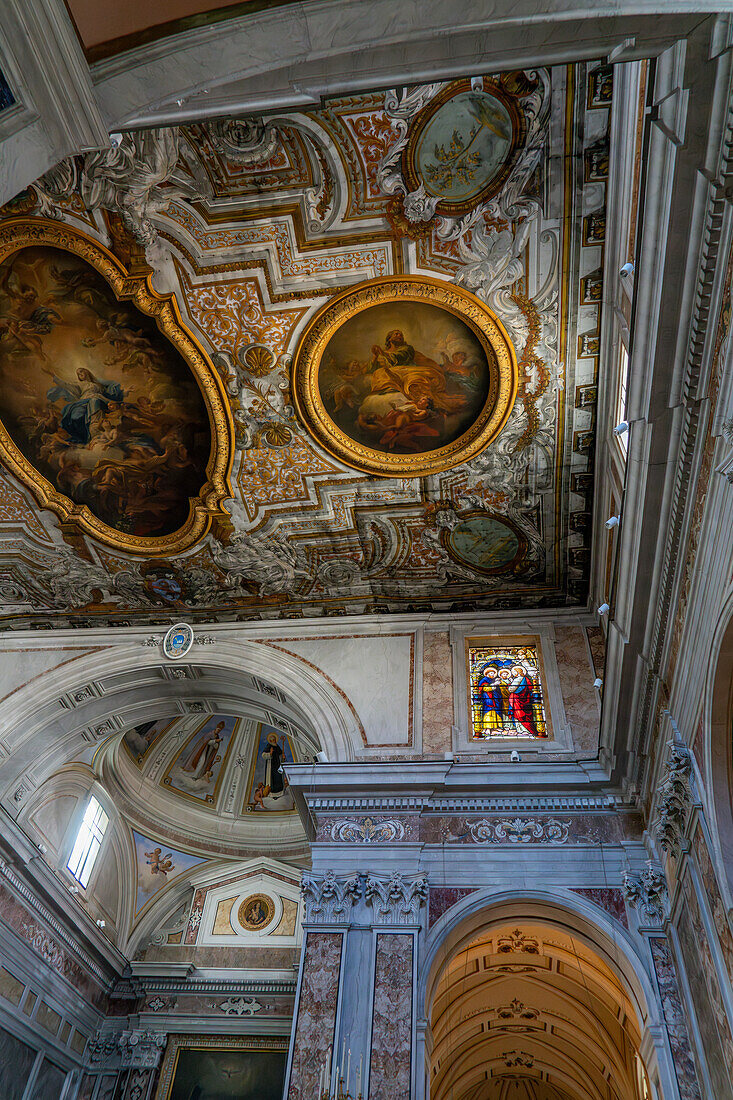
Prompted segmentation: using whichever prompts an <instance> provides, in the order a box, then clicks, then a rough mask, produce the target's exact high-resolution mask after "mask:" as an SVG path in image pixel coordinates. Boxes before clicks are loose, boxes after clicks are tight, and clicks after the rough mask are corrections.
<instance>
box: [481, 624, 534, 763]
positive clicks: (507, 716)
mask: <svg viewBox="0 0 733 1100" xmlns="http://www.w3.org/2000/svg"><path fill="white" fill-rule="evenodd" d="M468 671H469V678H470V685H471V738H472V740H474V741H485V740H487V739H488V738H490V737H547V732H548V731H547V717H546V713H545V700H544V692H543V686H542V658H541V654H540V650H539V646H538V645H514V644H512V645H501V644H500V643H499V642H498V641H496V642H495V641H493V640H492V643H491V644H488V643H487V644H486V645H469V646H468Z"/></svg>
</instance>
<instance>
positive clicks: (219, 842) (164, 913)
mask: <svg viewBox="0 0 733 1100" xmlns="http://www.w3.org/2000/svg"><path fill="white" fill-rule="evenodd" d="M143 640H144V639H143ZM211 714H230V715H234V716H246V718H247V719H248V721H250V722H255V723H256V722H257V721H262V722H264V723H267V724H271V723H273V722H275V723H276V722H277V720H278V719H282V720H283V722H284V723H287V726H286V728H288V729H289V730H290V731H295V732H294V734H293V736H294V737H296V738H297V741H298V746H297V747H298V754H299V758H300V759H301V760H308V759H311V758H312V757H313V756H314V754H315V753H316V752H318V751H321V750H323V751H325V752H326V754H327V755H328V757H329V758H330V759H334V760H337V759H338V760H350V759H353V757H354V753H355V750H356V749H358V746H359V745H360V744H361V743H362V735H361V724H360V722H359V718H358V715H357V714H356V712H355V710H354V708H353V707H352V706H351V704H350V703H349V701H348V700H347V699H346V698H345V697H344V696H343V695H342V693H340V691H339V690H338V689H337V688H336V687H335V685H333V684H332V683H331V682H330V681H329V680H328V678H327V677H326V676H325V675H323V674H321V673H320V671H319V670H317V669H315V668H314V667H313V666H312V665H310V664H309V663H308V662H307V661H303V660H301V659H300V658H298V657H297V656H293V655H291V654H289V653H286V652H283V651H282V650H278V651H274V650H273V649H272V648H271V647H269V646H267V645H266V644H263V643H257V642H249V641H238V642H237V643H236V644H234V643H231V642H227V641H225V640H220V639H218V638H217V643H216V645H215V646H208V645H207V646H204V645H202V646H197V647H195V649H194V650H192V652H191V653H189V654H188V655H187V657H186V658H185V660H181V661H178V662H174V661H166V660H165V659H164V658H163V657H162V656H161V654H160V651H159V649H158V648H154V647H153V646H146V645H143V644H142V641H141V640H137V641H133V642H131V643H128V644H125V645H114V646H113V647H112V646H104V645H100V647H99V649H98V650H97V651H96V652H92V653H86V654H85V655H83V656H78V657H77V656H75V657H74V658H72V659H71V660H67V661H66V663H64V664H61V665H59V666H57V667H56V668H54V669H52V670H50V671H49V670H46V671H44V672H43V673H41V674H40V675H39V676H37V677H36V678H34V679H31V680H29V681H28V682H27V683H26V684H25V685H23V686H22V687H20V688H19V689H18V690H16V691H14V692H12V693H11V694H10V695H8V696H7V697H6V699H5V700H4V718H5V721H4V731H3V735H2V738H1V739H0V792H1V794H0V797H1V798H2V800H3V802H4V805H5V806H6V808H7V809H8V811H9V812H10V814H11V815H12V817H13V818H14V819H15V821H16V822H17V824H18V826H19V827H20V828H21V829H22V830H23V831H24V832H25V833H26V834H27V835H28V836H29V837H30V839H31V840H32V841H34V842H35V843H36V844H38V845H39V847H41V851H42V853H43V858H44V860H45V861H46V862H47V863H49V864H50V865H51V866H52V867H53V868H54V869H55V870H56V871H57V872H58V873H59V875H60V877H61V879H62V881H63V882H64V883H66V884H67V885H68V886H69V888H71V881H73V880H70V881H67V880H68V874H67V873H66V872H65V870H64V868H65V865H66V860H67V858H68V856H69V854H70V851H71V846H72V845H73V840H74V837H75V836H76V832H77V830H78V827H79V825H80V823H81V819H82V817H83V813H84V809H85V807H86V805H87V803H88V799H89V796H90V795H92V794H93V795H94V796H95V797H96V798H97V800H98V801H99V802H100V803H101V804H102V806H103V808H104V809H105V810H106V811H107V813H108V815H109V818H110V824H109V826H108V830H107V835H106V838H105V847H104V849H103V856H104V858H103V859H100V860H99V861H98V863H97V865H96V867H95V870H94V872H93V876H92V879H91V880H90V883H89V888H88V890H82V891H81V892H79V891H77V893H76V899H77V901H80V902H83V904H84V906H85V908H86V910H87V912H88V914H89V915H90V916H92V917H93V918H95V919H98V920H104V921H105V926H106V929H107V934H108V936H109V938H110V939H111V940H112V941H113V942H114V943H115V944H116V946H117V947H118V948H119V949H120V950H121V951H123V953H127V952H128V950H132V949H134V947H135V945H137V944H138V943H141V942H142V943H144V942H145V939H146V937H149V936H150V934H151V933H152V932H153V931H154V930H155V929H156V928H157V927H159V926H160V923H161V921H165V920H167V919H168V918H169V917H170V915H171V914H172V913H173V912H174V911H175V910H176V908H177V907H180V905H182V904H183V903H184V902H185V901H186V899H187V898H188V896H189V894H190V889H189V887H188V885H187V882H188V877H186V878H185V879H184V878H181V879H180V880H178V881H177V882H175V883H173V884H171V885H170V886H169V887H167V888H166V889H165V890H164V891H163V892H162V893H161V895H160V896H159V897H156V898H155V899H154V900H153V902H151V904H150V905H149V906H147V907H146V909H145V912H144V913H143V914H142V915H139V914H138V913H136V908H135V891H136V880H137V865H136V853H135V844H134V837H133V833H132V830H133V829H135V830H137V831H138V832H139V833H140V834H142V835H145V836H152V837H157V838H158V840H157V841H156V842H157V843H167V844H168V845H169V846H173V847H174V848H175V847H177V848H179V849H182V850H183V851H190V852H192V853H197V854H200V855H201V857H202V859H206V861H207V863H206V866H207V867H209V868H212V869H213V870H215V869H216V867H217V866H221V868H222V871H224V870H226V869H227V868H228V867H229V866H230V865H232V861H233V860H234V861H237V860H241V859H243V858H256V857H257V856H259V855H260V854H262V853H268V854H269V855H271V856H272V857H273V858H275V859H283V860H287V861H289V862H290V863H291V864H293V865H294V866H300V865H302V864H303V861H304V860H306V859H307V842H306V838H305V835H304V833H303V828H302V825H301V823H300V819H299V816H298V814H297V813H292V814H289V815H284V816H283V815H279V817H278V820H277V821H273V820H270V819H269V817H268V815H263V816H261V817H260V816H258V815H255V814H244V813H243V812H242V807H241V805H240V804H239V803H238V804H237V807H236V808H233V810H232V812H231V813H230V814H229V815H228V816H226V817H225V818H224V817H222V815H221V814H215V813H212V812H211V811H209V810H207V809H205V808H199V807H198V806H197V805H193V804H187V803H186V802H185V801H183V800H180V799H179V800H178V802H177V803H176V800H175V796H174V795H172V794H169V793H168V792H167V791H166V790H165V789H164V788H163V787H162V786H161V784H160V782H158V780H147V779H145V777H143V776H142V775H141V774H136V769H135V767H134V764H133V763H132V762H131V759H129V758H128V754H127V753H125V752H123V746H122V744H121V742H122V738H123V735H124V733H125V731H126V730H128V729H130V728H131V727H133V726H137V725H139V724H140V723H144V722H152V721H154V720H156V719H168V718H171V717H172V718H174V719H176V720H180V723H181V726H182V727H184V728H185V730H187V731H190V730H192V729H194V728H195V726H196V725H197V724H200V723H201V722H202V721H204V720H205V719H206V717H207V715H211ZM186 735H187V734H186ZM174 751H175V749H174ZM232 763H233V761H232V760H230V761H229V763H228V765H227V767H228V768H229V769H230V771H229V774H231V766H232ZM74 889H76V888H74Z"/></svg>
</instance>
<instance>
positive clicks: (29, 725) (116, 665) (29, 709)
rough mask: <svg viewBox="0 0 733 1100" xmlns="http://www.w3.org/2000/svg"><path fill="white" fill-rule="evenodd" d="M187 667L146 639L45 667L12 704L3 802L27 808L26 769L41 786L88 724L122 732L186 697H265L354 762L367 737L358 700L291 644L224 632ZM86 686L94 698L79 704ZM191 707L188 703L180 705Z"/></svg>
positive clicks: (85, 741)
mask: <svg viewBox="0 0 733 1100" xmlns="http://www.w3.org/2000/svg"><path fill="white" fill-rule="evenodd" d="M189 658H190V659H189ZM183 664H184V662H181V665H183ZM185 666H186V668H187V669H190V670H191V672H192V675H191V678H186V679H181V680H170V679H168V676H167V671H166V670H169V669H171V668H172V667H173V663H172V662H166V661H165V660H164V659H163V658H162V657H160V656H158V655H157V654H156V655H153V654H151V653H150V652H148V651H145V650H142V651H141V642H140V641H138V642H136V643H132V644H126V645H123V646H114V647H110V646H100V647H99V649H97V650H96V651H95V652H92V653H88V654H86V655H84V656H82V657H77V658H75V659H74V660H73V661H69V662H68V663H66V664H64V665H63V666H61V667H58V668H56V669H54V670H52V671H47V672H44V673H42V674H41V675H40V676H39V677H37V678H36V679H34V680H32V681H30V682H29V683H27V684H25V685H24V686H23V687H21V688H18V689H17V690H16V691H15V692H13V693H12V694H11V695H10V696H8V697H7V698H6V699H5V700H4V703H3V710H4V717H5V726H6V729H8V730H9V731H10V732H8V733H7V734H6V735H5V737H4V744H5V746H6V747H7V756H6V757H5V759H3V760H2V762H0V782H2V789H3V792H4V793H3V801H4V802H5V804H6V805H7V806H8V808H9V809H10V810H11V812H12V813H13V816H17V813H18V809H19V806H18V804H17V803H14V802H13V799H12V790H11V788H12V786H13V784H14V783H16V782H17V780H18V778H19V777H20V776H21V775H23V773H24V772H26V770H28V771H30V772H31V773H32V775H33V777H34V780H35V781H34V784H33V786H34V788H35V787H37V786H38V785H39V783H40V782H42V781H43V780H44V779H45V778H47V777H48V776H49V775H50V774H52V773H53V771H55V770H57V769H58V768H59V767H61V766H63V764H65V763H66V762H67V761H68V760H70V759H72V758H73V756H74V754H75V753H77V754H78V753H81V752H83V751H84V750H85V749H86V750H88V749H89V742H90V736H89V734H88V733H87V736H86V737H85V736H84V732H85V731H88V730H89V728H90V727H96V728H99V726H100V725H101V724H103V723H104V721H105V720H108V719H111V720H112V722H113V730H112V733H113V736H119V734H118V732H117V731H120V732H121V731H122V730H123V729H124V728H128V727H129V726H131V725H134V724H136V723H137V722H139V721H144V720H146V719H149V718H154V717H162V716H164V715H165V713H166V707H167V708H168V712H170V707H171V703H172V702H174V701H176V700H179V701H185V700H192V699H193V700H201V701H205V700H206V698H207V696H212V697H214V698H216V704H217V707H220V709H221V710H222V712H223V711H224V709H228V710H230V711H231V713H234V714H236V713H237V711H236V707H237V705H243V704H244V705H247V704H249V705H250V707H251V706H252V704H253V702H254V701H255V696H257V695H258V696H259V704H260V706H261V707H263V708H264V707H266V708H267V710H269V711H270V712H273V713H281V714H282V716H283V717H290V718H292V719H293V721H294V722H295V724H296V725H297V724H301V725H303V728H304V732H306V733H308V734H310V736H311V737H312V738H313V739H314V741H315V742H316V744H318V745H319V746H320V747H321V748H322V749H324V751H325V752H326V754H327V755H328V756H329V757H330V758H331V759H333V760H341V761H351V760H353V759H354V757H355V753H356V751H358V749H359V748H360V747H361V746H362V744H363V733H362V725H361V722H360V720H359V716H358V715H357V713H356V711H355V709H354V707H353V705H352V704H351V703H350V701H349V700H348V698H347V697H346V696H345V695H343V694H342V693H341V692H340V691H339V690H338V689H337V688H336V687H335V685H333V684H332V683H331V682H330V681H329V680H328V678H327V677H325V676H324V675H323V674H321V673H320V672H319V671H318V670H317V669H315V668H314V667H313V666H312V665H310V664H309V663H308V662H307V661H304V660H301V658H299V657H297V656H295V655H293V654H290V653H288V652H284V651H282V650H281V649H279V650H278V651H277V652H276V653H275V652H274V651H273V650H272V648H271V647H269V646H268V645H267V644H266V643H265V642H257V641H248V640H241V641H237V642H236V643H233V642H225V641H223V640H222V641H221V642H218V641H217V645H216V649H215V651H212V650H206V651H204V652H200V653H199V652H196V653H194V654H193V655H191V654H189V655H188V657H187V659H186V661H185ZM177 667H181V666H180V665H179V666H177ZM273 673H274V674H273ZM238 674H239V675H240V676H241V680H240V681H239V682H238ZM251 676H255V677H257V678H258V679H261V680H262V681H264V682H265V683H268V684H270V685H272V686H274V687H276V688H277V689H278V690H279V691H280V692H282V694H283V695H284V696H285V698H286V699H287V700H289V701H290V700H292V702H289V704H283V703H282V702H280V701H278V700H277V699H275V698H273V697H271V696H270V695H268V694H262V693H257V692H253V688H252V682H251V680H250V677H251ZM245 677H246V680H245ZM82 692H84V699H83V700H81V701H79V702H78V703H76V702H74V699H75V696H77V695H78V694H79V693H82ZM232 708H234V709H232ZM212 709H213V708H212ZM184 712H185V711H184V709H183V708H181V710H180V713H181V714H183V713H184ZM101 740H102V739H100V743H101ZM39 767H41V768H42V769H43V771H42V773H41V772H38V770H37V769H38V768H39Z"/></svg>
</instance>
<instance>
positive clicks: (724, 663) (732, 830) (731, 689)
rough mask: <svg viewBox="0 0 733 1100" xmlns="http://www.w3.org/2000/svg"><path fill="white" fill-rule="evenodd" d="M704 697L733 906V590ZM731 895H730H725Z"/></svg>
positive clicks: (711, 776) (715, 805) (718, 848)
mask: <svg viewBox="0 0 733 1100" xmlns="http://www.w3.org/2000/svg"><path fill="white" fill-rule="evenodd" d="M708 670H709V672H708V679H707V684H706V686H705V691H704V693H703V698H704V705H703V715H702V745H701V753H700V755H701V756H702V770H703V774H702V776H701V778H702V786H703V795H704V796H706V797H707V800H708V807H707V809H708V811H709V820H710V822H711V828H712V832H713V837H712V845H711V847H712V854H713V858H714V860H715V862H716V863H717V864H718V871H719V874H718V879H719V882H720V884H721V888H722V891H723V895H724V899H725V900H726V902H727V904H728V905H729V906H731V905H733V588H732V589H730V590H729V592H728V593H727V598H726V599H725V600H724V601H723V605H722V610H721V613H720V616H719V619H718V623H717V627H716V631H715V634H714V636H713V641H712V645H711V650H710V661H709V663H708ZM726 895H727V897H726Z"/></svg>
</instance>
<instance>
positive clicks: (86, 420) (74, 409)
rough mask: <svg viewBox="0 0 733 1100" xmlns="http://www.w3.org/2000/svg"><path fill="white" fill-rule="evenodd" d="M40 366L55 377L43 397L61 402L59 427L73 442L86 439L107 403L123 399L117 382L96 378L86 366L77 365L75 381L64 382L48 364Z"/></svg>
mask: <svg viewBox="0 0 733 1100" xmlns="http://www.w3.org/2000/svg"><path fill="white" fill-rule="evenodd" d="M43 369H44V370H45V373H46V374H49V375H50V376H51V378H52V379H53V381H54V385H53V386H52V387H51V389H50V390H48V392H47V394H46V397H47V398H48V400H49V401H50V402H51V403H52V404H53V403H55V402H56V401H63V402H64V404H63V408H62V411H61V427H62V428H63V429H64V431H65V432H67V433H68V435H69V439H70V440H71V441H72V442H73V443H79V444H82V445H84V444H86V443H88V442H89V440H90V439H91V437H92V436H93V435H94V434H95V430H96V428H97V426H98V425H99V423H100V422H101V421H102V419H103V418H104V414H105V413H107V411H108V410H109V408H110V405H111V404H112V403H113V402H121V401H122V400H123V398H124V394H123V391H122V387H121V386H120V384H119V383H118V382H106V381H104V379H102V378H97V377H96V376H95V375H94V374H92V372H91V371H90V370H89V369H88V368H87V367H79V368H78V370H77V372H76V377H77V381H76V382H66V381H64V379H63V378H58V377H57V376H56V375H55V374H54V373H53V371H51V370H49V369H48V368H47V367H44V368H43Z"/></svg>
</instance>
